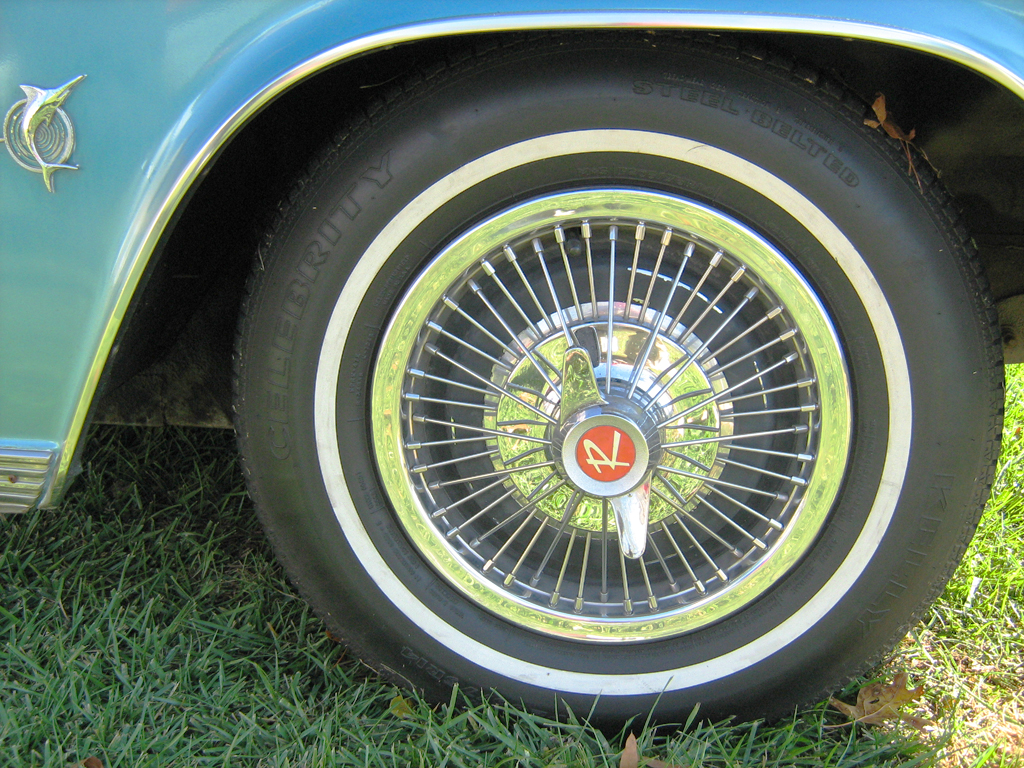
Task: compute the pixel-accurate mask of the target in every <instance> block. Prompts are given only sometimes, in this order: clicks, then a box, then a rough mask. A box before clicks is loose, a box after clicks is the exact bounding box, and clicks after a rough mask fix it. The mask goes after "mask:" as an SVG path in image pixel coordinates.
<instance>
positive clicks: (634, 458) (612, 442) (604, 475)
mask: <svg viewBox="0 0 1024 768" xmlns="http://www.w3.org/2000/svg"><path fill="white" fill-rule="evenodd" d="M567 426H568V431H566V432H565V433H564V434H565V439H564V441H563V442H562V444H561V446H560V454H561V455H560V458H561V462H560V463H561V465H562V468H563V469H564V471H565V474H566V476H567V477H568V478H569V480H570V481H571V482H572V483H573V484H574V485H575V486H576V487H577V488H579V489H580V490H582V491H585V492H586V493H589V494H591V495H594V496H603V497H605V498H612V497H614V496H622V495H623V494H626V493H629V492H630V491H632V490H633V489H634V488H635V487H636V486H637V485H639V484H640V482H641V481H642V480H643V479H644V477H645V476H646V475H647V471H648V463H649V461H650V458H651V449H650V447H649V446H648V444H647V440H646V439H645V438H644V434H643V432H642V431H641V430H640V428H639V427H638V426H637V425H636V424H635V423H633V421H632V420H631V419H628V418H626V417H624V416H620V415H619V414H617V413H603V412H601V410H600V409H599V408H594V409H588V410H587V411H584V412H583V413H580V414H577V416H576V417H574V418H573V419H571V420H570V421H569V423H568V424H567Z"/></svg>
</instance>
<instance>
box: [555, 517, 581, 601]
mask: <svg viewBox="0 0 1024 768" xmlns="http://www.w3.org/2000/svg"><path fill="white" fill-rule="evenodd" d="M578 533H579V531H577V530H576V529H575V528H574V529H573V531H572V533H571V534H570V535H569V543H568V544H566V545H565V554H564V555H563V556H562V567H561V568H559V569H558V581H556V582H555V590H554V592H552V593H551V599H550V600H549V601H548V605H549V606H550V607H551V608H554V607H555V606H556V605H558V600H559V598H560V597H561V594H562V582H563V581H564V580H565V570H566V568H568V567H569V558H571V557H572V547H573V544H575V543H576V535H577V534H578Z"/></svg>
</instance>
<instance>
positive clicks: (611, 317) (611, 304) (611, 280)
mask: <svg viewBox="0 0 1024 768" xmlns="http://www.w3.org/2000/svg"><path fill="white" fill-rule="evenodd" d="M618 239H619V228H618V227H616V226H615V225H614V224H613V225H612V226H610V227H608V245H609V249H610V250H609V256H608V335H607V337H606V342H607V357H606V358H605V365H606V368H605V372H604V391H605V392H611V391H612V362H613V358H612V346H613V342H614V341H615V246H616V244H617V241H618Z"/></svg>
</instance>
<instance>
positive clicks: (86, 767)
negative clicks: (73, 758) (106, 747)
mask: <svg viewBox="0 0 1024 768" xmlns="http://www.w3.org/2000/svg"><path fill="white" fill-rule="evenodd" d="M71 768H103V761H102V760H100V759H99V758H98V757H93V756H92V755H90V756H89V757H87V758H85V760H83V761H82V762H80V763H75V764H74V765H73V766H71Z"/></svg>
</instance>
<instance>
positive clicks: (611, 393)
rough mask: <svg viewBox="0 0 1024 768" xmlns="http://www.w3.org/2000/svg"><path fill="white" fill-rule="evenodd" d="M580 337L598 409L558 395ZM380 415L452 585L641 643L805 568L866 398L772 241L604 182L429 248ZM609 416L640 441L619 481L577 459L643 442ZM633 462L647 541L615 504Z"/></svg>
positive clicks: (377, 443) (422, 529) (427, 540)
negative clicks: (626, 541) (627, 544)
mask: <svg viewBox="0 0 1024 768" xmlns="http://www.w3.org/2000/svg"><path fill="white" fill-rule="evenodd" d="M609 308H610V310H611V311H609ZM652 330H656V331H657V332H656V333H654V334H653V335H652V333H651V331H652ZM608 339H611V340H612V343H611V344H609V343H608ZM570 348H573V349H580V348H582V349H585V350H587V355H588V357H589V361H590V369H591V370H592V374H593V377H594V379H595V381H596V383H597V388H598V390H599V392H600V396H601V398H602V400H603V401H604V402H605V404H606V405H605V406H601V407H600V408H598V409H597V410H598V411H601V412H600V413H596V412H594V413H592V412H590V411H587V409H586V407H582V406H581V407H580V408H578V409H577V411H574V412H573V413H571V414H568V415H566V414H563V412H562V411H563V397H562V390H563V389H564V390H565V391H566V393H567V398H566V400H565V402H566V403H568V402H569V401H571V400H572V398H571V397H569V396H568V395H569V394H571V393H572V392H574V391H575V390H572V388H571V387H563V386H562V384H563V381H562V379H563V376H564V375H565V373H566V371H567V370H568V369H567V368H565V367H564V360H563V358H564V357H565V355H566V350H568V349H570ZM574 354H575V353H574ZM584 368H586V364H584ZM602 408H603V410H602ZM568 409H569V407H568V406H567V407H566V410H568ZM573 418H575V419H576V421H575V422H572V419H573ZM616 419H620V421H616ZM570 422H572V423H570ZM371 423H372V435H373V441H374V450H375V453H376V459H377V466H378V471H379V472H380V476H381V479H382V482H383V485H384V488H385V490H386V493H387V496H388V498H389V501H390V504H391V507H392V509H393V510H394V512H395V514H396V515H397V516H398V518H399V520H400V521H401V524H402V526H403V527H404V529H405V531H406V533H407V534H408V536H409V538H410V540H411V541H412V543H413V544H414V546H415V547H416V548H417V549H418V551H419V552H420V553H421V554H422V556H423V557H424V558H425V559H426V560H427V562H429V563H430V564H431V566H432V567H433V568H434V569H435V570H437V571H438V572H439V573H440V574H441V575H442V576H443V577H444V578H445V579H446V580H447V581H448V582H449V583H450V584H451V585H452V586H454V587H455V588H457V589H458V590H460V591H461V592H462V593H463V594H465V595H466V596H467V597H469V598H470V599H471V600H473V601H474V602H476V603H477V604H478V605H480V606H481V607H483V608H485V609H487V610H490V611H492V612H493V613H495V614H497V615H499V616H501V617H503V618H505V619H507V620H509V621H511V622H513V623H515V624H518V625H520V626H524V627H527V628H530V629H533V630H536V631H540V632H544V633H548V634H552V635H557V636H562V637H569V638H574V639H579V640H602V641H639V640H647V639H656V638H661V637H669V636H673V635H677V634H681V633H684V632H687V631H691V630H693V629H696V628H698V627H700V626H703V625H705V624H707V623H709V622H712V621H715V620H717V619H719V618H722V617H724V616H726V615H728V614H730V613H733V612H735V611H736V610H738V609H740V608H742V607H743V606H745V605H747V604H748V603H750V602H751V601H753V600H755V599H757V597H758V596H759V595H760V594H762V593H763V592H764V591H765V590H766V589H767V588H768V587H770V586H771V585H772V584H773V583H775V582H776V581H777V580H778V579H779V578H781V577H782V576H783V575H784V574H785V573H786V572H788V571H789V570H790V569H791V568H792V567H793V565H794V564H795V563H796V562H797V561H798V560H799V559H800V557H801V556H802V555H803V553H804V552H806V550H807V549H808V547H809V546H810V545H811V544H812V543H813V541H814V539H815V537H816V535H817V533H818V531H819V530H820V529H821V526H822V525H823V524H824V522H825V519H826V517H827V515H828V512H829V510H830V509H831V507H832V504H833V502H834V500H835V497H836V494H837V492H838V489H839V485H840V482H841V480H842V477H843V473H844V471H845V465H846V459H847V453H848V448H849V441H850V423H851V414H850V396H849V382H848V377H847V373H846V368H845V363H844V361H843V355H842V352H841V348H840V345H839V343H838V340H837V338H836V334H835V332H834V330H833V327H832V324H831V322H830V320H829V318H828V315H827V313H826V311H825V309H824V307H823V306H822V304H821V302H820V301H819V300H818V298H817V296H816V295H815V293H814V292H813V290H812V289H811V288H810V286H809V285H808V284H807V282H806V281H805V280H804V279H803V278H802V277H801V275H800V274H799V273H798V272H797V270H796V269H794V267H793V266H792V265H791V264H790V262H789V261H788V260H787V259H786V258H785V257H784V256H783V255H782V254H781V253H780V252H779V251H778V250H777V249H775V248H774V247H773V246H772V245H771V244H770V243H768V242H767V241H766V240H765V239H764V238H762V237H761V236H759V235H758V234H757V233H755V232H753V231H752V230H750V229H749V228H747V227H746V226H744V225H743V224H741V223H739V222H737V221H735V220H733V219H731V218H729V217H727V216H724V215H723V214H721V213H719V212H716V211H714V210H712V209H709V208H707V207H705V206H703V205H700V204H698V203H695V202H693V201H688V200H684V199H681V198H677V197H672V196H668V195H665V194H661V193H654V192H645V191H637V190H624V189H597V190H584V191H578V192H570V193H564V194H558V195H552V196H547V197H543V198H539V199H536V200H532V201H529V202H527V203H523V204H520V205H517V206H514V207H512V208H510V209H508V210H506V211H503V212H502V213H500V214H498V215H496V216H493V217H492V218H490V219H488V220H486V221H484V222H482V223H480V224H478V225H476V226H474V227H472V228H471V229H469V230H468V231H467V232H465V233H463V234H462V235H461V236H460V237H458V238H456V239H455V240H454V241H453V242H452V243H451V244H450V245H448V246H447V247H446V248H445V249H444V250H443V251H442V252H441V253H439V254H438V255H437V256H436V257H435V258H434V259H433V260H432V261H431V262H430V264H429V265H428V266H427V267H426V269H425V270H424V271H423V272H422V273H421V275H420V276H419V277H418V278H417V280H416V281H415V282H414V284H413V285H412V286H411V287H410V288H409V290H408V291H407V292H406V293H405V295H404V296H403V297H402V298H401V300H400V301H399V302H398V304H397V305H396V308H395V311H394V313H393V315H392V319H391V322H390V324H389V326H388V328H387V329H386V331H385V335H384V338H383V341H382V345H381V349H380V353H379V356H378V359H377V364H376V366H375V371H374V380H373V408H372V412H371ZM599 427H600V428H603V429H607V430H611V432H609V433H607V434H612V433H614V432H615V430H619V432H621V435H623V436H626V437H628V438H629V441H630V442H632V443H633V444H634V446H633V447H634V448H637V450H636V451H635V452H634V453H635V456H634V458H633V459H631V462H632V463H631V464H630V466H629V470H628V471H627V472H626V473H625V474H624V475H623V478H621V479H616V480H615V481H614V482H618V483H619V484H618V485H614V486H613V485H612V484H609V483H605V481H604V479H603V478H602V479H601V482H600V483H598V484H596V485H595V484H593V483H588V480H587V479H586V477H584V476H583V475H581V473H580V470H581V468H582V469H586V467H587V462H588V461H589V462H590V464H591V470H592V471H591V472H590V474H591V475H592V476H596V475H599V474H600V473H601V471H602V469H609V470H618V467H617V466H615V465H617V464H625V463H627V462H617V461H615V460H614V457H612V458H609V454H610V452H611V446H613V445H616V444H615V443H611V442H609V443H607V444H605V447H606V448H607V450H605V449H602V448H599V447H598V445H597V443H596V442H595V440H596V439H597V438H598V437H600V435H602V434H605V433H602V432H600V431H590V430H595V429H597V428H599ZM573 430H575V432H574V431H573ZM584 435H593V436H595V440H590V445H589V446H588V445H587V444H586V443H587V438H586V437H584ZM623 439H624V440H625V437H624V438H623ZM567 446H568V447H567ZM580 446H583V448H586V450H585V451H584V450H582V449H581V448H580ZM588 451H589V453H588ZM574 457H578V458H574ZM595 457H596V458H595ZM637 457H639V458H637ZM641 465H643V466H642V468H643V470H644V471H640V472H636V471H635V468H636V467H638V466H641ZM630 472H632V473H633V475H634V477H629V478H627V477H626V475H628V474H629V473H630ZM637 476H641V479H640V482H641V483H643V482H645V480H644V479H643V478H646V479H647V481H649V485H650V489H649V493H650V502H649V508H648V510H647V515H648V517H647V520H648V522H647V523H646V533H645V536H646V548H645V549H644V553H643V555H642V556H640V557H638V558H636V559H631V558H630V557H629V556H628V549H627V555H626V556H624V554H623V550H624V547H622V546H620V545H619V541H618V530H617V527H616V525H615V521H614V520H615V518H614V515H612V514H611V513H610V509H609V508H610V507H612V506H613V505H614V503H615V502H614V499H615V498H622V495H621V494H623V493H630V492H631V489H632V488H635V487H636V483H637ZM591 479H592V480H593V479H595V478H594V477H591Z"/></svg>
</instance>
